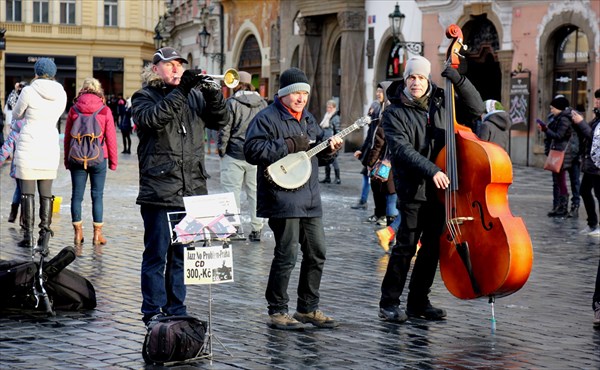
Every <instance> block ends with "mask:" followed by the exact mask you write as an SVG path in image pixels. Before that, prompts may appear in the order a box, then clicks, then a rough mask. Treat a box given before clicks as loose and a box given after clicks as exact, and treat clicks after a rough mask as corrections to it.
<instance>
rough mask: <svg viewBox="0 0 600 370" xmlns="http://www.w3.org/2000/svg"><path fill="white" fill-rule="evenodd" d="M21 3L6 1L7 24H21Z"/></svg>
mask: <svg viewBox="0 0 600 370" xmlns="http://www.w3.org/2000/svg"><path fill="white" fill-rule="evenodd" d="M22 3H23V2H22V1H21V0H6V21H7V22H21V14H22V5H23V4H22Z"/></svg>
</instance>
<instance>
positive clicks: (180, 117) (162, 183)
mask: <svg viewBox="0 0 600 370" xmlns="http://www.w3.org/2000/svg"><path fill="white" fill-rule="evenodd" d="M156 77H158V76H156V75H153V76H150V77H149V80H148V81H146V86H145V87H143V88H142V89H141V90H138V91H137V92H135V93H134V94H133V97H132V99H131V103H132V116H133V120H134V122H135V124H136V125H137V130H138V136H139V139H140V141H139V145H138V148H137V154H138V160H139V183H140V189H139V194H138V197H137V201H136V202H137V204H149V205H155V206H160V207H183V206H184V204H183V197H185V196H193V195H206V194H207V193H208V191H207V188H206V178H207V173H206V170H205V168H204V128H205V125H206V127H208V128H210V129H213V130H219V129H220V128H221V127H223V126H224V125H225V123H227V119H228V118H229V113H228V111H227V109H226V106H225V100H224V99H223V95H222V94H221V93H220V92H218V93H217V94H213V93H210V92H207V93H205V95H203V93H202V92H201V91H200V90H199V89H192V90H191V92H190V93H189V95H187V96H186V95H184V93H183V92H182V91H181V90H180V89H178V88H173V87H172V86H167V85H165V84H164V83H163V82H162V80H160V78H158V79H157V78H156Z"/></svg>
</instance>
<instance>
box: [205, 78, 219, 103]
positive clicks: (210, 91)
mask: <svg viewBox="0 0 600 370" xmlns="http://www.w3.org/2000/svg"><path fill="white" fill-rule="evenodd" d="M200 84H201V85H202V95H204V99H205V100H206V101H218V100H220V99H221V96H222V95H223V93H222V91H221V84H220V83H219V82H217V81H215V80H214V79H213V78H212V77H209V76H200Z"/></svg>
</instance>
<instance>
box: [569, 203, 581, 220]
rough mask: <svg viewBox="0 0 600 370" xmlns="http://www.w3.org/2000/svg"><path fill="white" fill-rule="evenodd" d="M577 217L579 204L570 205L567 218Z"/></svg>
mask: <svg viewBox="0 0 600 370" xmlns="http://www.w3.org/2000/svg"><path fill="white" fill-rule="evenodd" d="M578 217H579V205H572V206H571V210H570V211H569V213H567V218H578Z"/></svg>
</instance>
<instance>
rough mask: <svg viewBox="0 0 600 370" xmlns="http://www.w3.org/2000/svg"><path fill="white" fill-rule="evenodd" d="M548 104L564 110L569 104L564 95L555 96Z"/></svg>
mask: <svg viewBox="0 0 600 370" xmlns="http://www.w3.org/2000/svg"><path fill="white" fill-rule="evenodd" d="M550 105H551V106H553V107H554V108H556V109H558V110H565V109H566V108H567V107H568V106H569V101H568V100H567V98H565V97H564V96H557V97H556V98H554V99H552V101H551V102H550Z"/></svg>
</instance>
